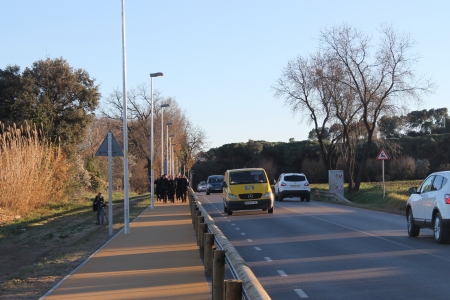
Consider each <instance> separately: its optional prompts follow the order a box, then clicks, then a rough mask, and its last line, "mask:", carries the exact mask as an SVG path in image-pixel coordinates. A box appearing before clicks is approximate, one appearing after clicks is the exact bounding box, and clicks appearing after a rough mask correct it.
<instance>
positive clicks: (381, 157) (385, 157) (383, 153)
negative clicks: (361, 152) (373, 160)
mask: <svg viewBox="0 0 450 300" xmlns="http://www.w3.org/2000/svg"><path fill="white" fill-rule="evenodd" d="M377 159H378V160H389V159H391V158H390V157H389V155H388V154H387V152H386V150H384V149H383V148H382V149H381V150H380V153H378V156H377Z"/></svg>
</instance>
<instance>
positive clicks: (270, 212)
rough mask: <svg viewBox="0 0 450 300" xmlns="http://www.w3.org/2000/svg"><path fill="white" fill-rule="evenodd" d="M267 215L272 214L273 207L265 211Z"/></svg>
mask: <svg viewBox="0 0 450 300" xmlns="http://www.w3.org/2000/svg"><path fill="white" fill-rule="evenodd" d="M267 212H268V213H269V214H273V206H272V207H271V208H269V209H268V210H267Z"/></svg>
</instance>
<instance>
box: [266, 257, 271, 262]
mask: <svg viewBox="0 0 450 300" xmlns="http://www.w3.org/2000/svg"><path fill="white" fill-rule="evenodd" d="M264 259H265V260H267V261H272V260H271V259H270V257H264Z"/></svg>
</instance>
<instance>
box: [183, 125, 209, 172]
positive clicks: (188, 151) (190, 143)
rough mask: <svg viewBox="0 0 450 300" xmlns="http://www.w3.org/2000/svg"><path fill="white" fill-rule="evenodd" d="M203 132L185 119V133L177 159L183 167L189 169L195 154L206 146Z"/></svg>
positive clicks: (195, 156)
mask: <svg viewBox="0 0 450 300" xmlns="http://www.w3.org/2000/svg"><path fill="white" fill-rule="evenodd" d="M206 139H207V137H206V134H205V132H204V131H203V130H202V129H201V128H200V127H198V126H194V125H193V124H192V122H191V121H189V120H186V123H185V134H184V136H183V141H182V144H181V149H180V153H179V159H180V161H181V163H182V164H183V165H184V166H185V169H188V170H189V169H191V167H192V165H193V164H194V163H195V159H196V158H197V156H198V155H199V154H200V153H201V152H202V151H203V150H204V148H205V147H206V146H207V142H206Z"/></svg>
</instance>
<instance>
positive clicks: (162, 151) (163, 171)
mask: <svg viewBox="0 0 450 300" xmlns="http://www.w3.org/2000/svg"><path fill="white" fill-rule="evenodd" d="M168 106H169V104H168V103H166V104H161V173H162V174H161V175H163V174H166V173H167V170H165V168H164V127H163V120H164V107H168Z"/></svg>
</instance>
